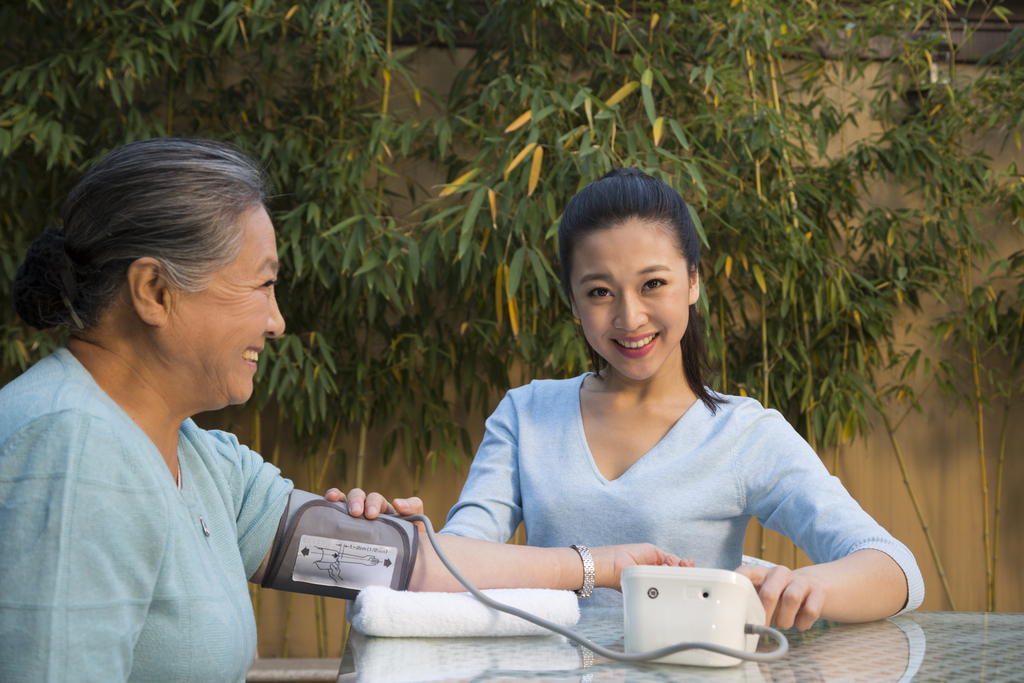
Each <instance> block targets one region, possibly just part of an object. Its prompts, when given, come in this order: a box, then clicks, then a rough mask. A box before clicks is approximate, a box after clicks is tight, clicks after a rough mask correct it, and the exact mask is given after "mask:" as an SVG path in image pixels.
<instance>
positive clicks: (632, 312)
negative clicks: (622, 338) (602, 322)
mask: <svg viewBox="0 0 1024 683" xmlns="http://www.w3.org/2000/svg"><path fill="white" fill-rule="evenodd" d="M619 302H620V303H619V310H618V311H617V312H616V316H615V321H614V324H615V327H616V328H618V329H620V330H622V331H623V332H632V331H633V330H638V329H640V328H641V327H643V326H644V325H646V324H647V322H648V318H647V311H646V310H645V309H644V306H643V302H642V301H640V298H639V297H638V296H637V295H636V294H634V293H632V292H625V293H624V294H623V295H622V296H621V297H620V298H619Z"/></svg>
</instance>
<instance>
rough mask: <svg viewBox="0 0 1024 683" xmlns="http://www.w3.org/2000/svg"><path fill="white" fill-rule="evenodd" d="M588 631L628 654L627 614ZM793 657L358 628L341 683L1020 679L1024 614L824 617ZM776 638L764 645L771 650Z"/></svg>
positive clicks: (609, 612)
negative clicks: (654, 656)
mask: <svg viewBox="0 0 1024 683" xmlns="http://www.w3.org/2000/svg"><path fill="white" fill-rule="evenodd" d="M577 631H579V632H580V633H581V634H582V635H584V636H586V637H588V638H590V639H591V640H593V641H594V642H597V643H600V644H602V645H605V646H607V647H610V648H611V649H614V650H619V651H621V650H622V612H621V609H617V608H611V609H608V608H605V609H600V608H598V609H586V610H583V612H582V618H581V620H580V623H579V625H578V627H577ZM786 636H787V637H788V638H789V641H790V653H789V654H788V655H787V656H786V657H785V658H784V659H783V660H781V661H779V662H775V663H772V664H755V663H753V662H746V663H744V664H741V665H739V666H735V667H730V668H725V669H711V668H699V667H686V666H675V665H670V664H624V663H620V662H611V661H608V660H605V659H603V658H601V657H596V656H594V655H593V653H591V652H590V651H589V650H587V649H585V648H581V647H579V646H577V645H575V644H573V643H571V642H569V641H566V640H562V639H561V638H560V637H557V636H552V637H534V638H457V639H455V638H453V639H430V638H402V639H391V638H364V637H362V636H359V635H358V634H354V635H353V638H352V639H351V641H350V643H349V647H348V648H347V651H346V657H345V661H344V662H343V664H342V668H341V672H340V673H341V674H342V675H341V677H340V678H339V681H344V682H350V681H353V682H357V683H429V682H441V681H447V682H452V683H454V682H456V681H460V682H466V681H469V682H472V683H483V682H484V681H488V682H495V683H500V682H501V681H521V680H533V681H572V682H579V683H605V682H611V681H616V682H621V683H653V682H665V683H682V682H688V681H710V682H712V683H715V682H720V683H811V682H813V683H819V682H827V681H854V682H856V681H865V682H870V683H876V682H878V681H889V682H893V683H902V682H903V681H910V680H912V679H913V680H914V681H948V682H950V683H955V682H958V681H978V680H985V681H988V682H991V683H999V682H1001V681H1020V680H1024V679H1022V678H1021V671H1022V669H1024V667H1022V665H1021V659H1022V657H1021V652H1022V643H1024V615H1022V614H991V615H985V614H964V613H946V612H919V613H911V614H908V615H905V616H901V617H894V618H892V619H889V620H885V621H878V622H873V623H870V624H836V623H834V622H826V621H819V622H817V623H816V624H815V625H814V626H813V627H812V628H811V629H810V630H808V631H804V632H800V631H795V630H791V631H788V632H787V633H786ZM773 647H774V644H773V643H769V642H767V641H766V642H765V643H764V645H763V648H764V649H766V650H770V649H772V648H773Z"/></svg>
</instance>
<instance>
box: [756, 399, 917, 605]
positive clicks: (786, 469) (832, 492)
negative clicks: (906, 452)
mask: <svg viewBox="0 0 1024 683" xmlns="http://www.w3.org/2000/svg"><path fill="white" fill-rule="evenodd" d="M758 409H759V411H760V414H759V415H758V417H757V418H756V419H755V420H754V421H753V423H752V424H751V425H748V428H747V429H745V430H744V431H745V432H746V434H747V437H746V439H744V440H742V442H741V443H739V444H737V446H738V448H739V450H740V452H744V451H745V452H747V453H757V454H758V457H757V458H756V459H754V458H747V459H746V460H745V462H747V463H748V466H747V467H745V468H743V473H742V477H743V479H744V480H745V489H746V507H747V511H748V512H749V513H750V514H753V515H754V516H756V517H757V518H758V520H759V521H760V522H761V524H762V525H764V526H765V527H767V528H769V529H772V530H773V531H778V532H779V533H781V534H783V535H785V536H786V537H788V538H789V539H791V540H793V541H794V542H795V543H796V544H797V545H798V546H799V547H800V548H801V549H802V550H803V551H804V552H805V553H807V556H808V557H810V558H811V560H813V561H814V562H815V563H822V562H831V561H833V560H838V559H840V558H843V557H846V556H847V555H849V554H851V553H853V552H856V551H858V550H863V549H865V548H870V549H874V550H879V551H881V552H883V553H885V554H886V555H888V556H889V557H891V558H892V559H893V560H895V561H896V563H897V564H898V565H899V566H900V569H902V570H903V574H904V576H905V577H906V580H907V603H906V605H905V606H904V608H903V610H901V611H900V613H902V612H905V611H908V610H912V609H916V608H917V607H919V606H920V604H921V602H922V601H923V600H924V579H923V577H922V576H921V571H920V569H919V568H918V566H917V561H916V560H915V559H914V555H913V553H911V552H910V549H909V548H907V547H906V546H905V545H904V544H903V543H900V542H899V541H898V540H896V539H895V538H894V537H893V536H892V535H891V534H890V533H889V532H888V531H886V530H885V529H884V528H883V527H882V526H881V525H880V524H878V522H876V521H875V520H874V519H872V517H871V516H870V515H869V514H868V513H867V512H865V511H864V510H863V509H862V508H861V506H860V505H859V504H858V503H857V501H856V500H854V499H853V497H852V496H851V495H850V494H849V493H848V492H847V491H846V489H845V488H844V487H843V485H842V483H840V481H839V479H837V478H836V477H833V476H831V475H830V474H829V473H828V470H826V469H825V466H824V465H822V464H821V460H820V459H819V458H818V456H817V455H816V454H815V453H814V451H813V450H812V449H811V447H810V446H808V445H807V442H806V441H804V440H803V438H801V436H800V435H799V434H797V433H796V431H795V430H794V429H793V428H792V426H790V424H789V423H788V422H786V420H785V419H784V418H783V417H782V416H781V415H779V414H778V413H777V412H776V411H774V410H763V409H760V407H759V408H758Z"/></svg>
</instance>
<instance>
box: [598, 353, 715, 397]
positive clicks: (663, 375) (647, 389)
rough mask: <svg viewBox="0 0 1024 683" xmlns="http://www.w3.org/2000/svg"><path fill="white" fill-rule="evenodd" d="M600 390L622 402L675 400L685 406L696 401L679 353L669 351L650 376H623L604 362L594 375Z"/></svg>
mask: <svg viewBox="0 0 1024 683" xmlns="http://www.w3.org/2000/svg"><path fill="white" fill-rule="evenodd" d="M598 380H599V384H600V385H601V388H602V390H603V391H606V392H609V393H613V394H615V395H616V402H621V403H626V404H653V403H665V402H671V403H678V402H683V403H685V404H686V405H687V406H689V405H692V404H693V403H694V402H695V401H696V400H697V395H696V394H694V393H693V391H692V390H691V389H690V385H689V384H688V383H687V381H686V374H685V373H684V372H683V363H682V354H681V353H680V354H673V356H672V357H670V358H669V359H668V360H666V362H665V364H664V365H662V366H661V367H660V368H658V370H657V371H655V373H654V374H653V375H651V376H650V377H644V378H642V379H637V378H633V377H627V376H626V375H623V374H622V373H620V372H618V371H616V370H615V368H614V367H613V366H611V365H610V364H609V365H605V367H604V368H603V369H602V370H601V374H600V375H599V376H598Z"/></svg>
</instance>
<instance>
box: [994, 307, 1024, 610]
mask: <svg viewBox="0 0 1024 683" xmlns="http://www.w3.org/2000/svg"><path fill="white" fill-rule="evenodd" d="M1022 331H1024V306H1022V307H1021V309H1020V315H1019V316H1017V337H1016V338H1015V339H1014V340H1013V350H1012V351H1010V380H1011V383H1010V388H1009V390H1008V391H1007V392H1006V405H1005V406H1004V408H1003V428H1002V430H1001V434H1000V436H999V464H998V465H997V466H996V511H995V519H994V520H993V528H992V609H993V610H994V609H995V604H996V583H997V581H996V576H997V574H996V567H997V566H998V564H999V516H1000V513H1001V512H1002V507H1003V457H1004V455H1005V454H1006V427H1007V425H1008V424H1009V422H1010V398H1011V397H1012V396H1013V381H1012V380H1013V379H1014V377H1015V376H1016V374H1017V369H1018V368H1017V366H1016V362H1017V360H1016V359H1017V350H1018V348H1019V347H1020V338H1021V332H1022Z"/></svg>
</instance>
